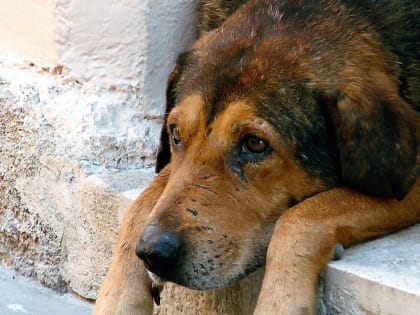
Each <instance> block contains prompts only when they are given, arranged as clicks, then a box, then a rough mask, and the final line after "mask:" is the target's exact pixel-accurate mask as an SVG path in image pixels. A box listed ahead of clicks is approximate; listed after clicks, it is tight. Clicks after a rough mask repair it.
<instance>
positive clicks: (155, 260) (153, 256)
mask: <svg viewBox="0 0 420 315" xmlns="http://www.w3.org/2000/svg"><path fill="white" fill-rule="evenodd" d="M181 248H182V238H181V236H180V235H179V234H178V233H175V232H162V231H161V230H160V229H159V228H158V227H157V226H156V225H148V226H147V227H146V230H145V232H144V233H143V235H142V236H141V238H140V240H139V242H138V243H137V246H136V255H137V256H138V257H139V258H140V259H141V260H143V262H144V265H145V266H146V268H147V269H148V270H150V271H151V272H153V273H155V274H156V275H158V276H159V277H161V278H163V279H170V278H171V275H172V274H173V273H174V272H175V267H176V265H177V264H178V262H179V258H180V253H181Z"/></svg>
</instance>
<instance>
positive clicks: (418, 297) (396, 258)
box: [324, 224, 420, 315]
mask: <svg viewBox="0 0 420 315" xmlns="http://www.w3.org/2000/svg"><path fill="white" fill-rule="evenodd" d="M325 280H326V281H325V295H324V300H325V301H326V304H327V305H328V308H329V310H330V315H338V314H340V315H420V224H418V225H415V226H412V227H410V228H408V229H405V230H403V231H401V232H399V233H395V234H392V235H389V236H387V237H384V238H380V239H377V240H374V241H371V242H368V243H365V244H361V245H358V246H354V247H352V248H349V249H346V250H345V252H344V256H343V258H342V259H341V260H339V261H334V262H331V263H330V264H329V265H328V267H327V270H326V276H325Z"/></svg>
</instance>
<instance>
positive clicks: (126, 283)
mask: <svg viewBox="0 0 420 315" xmlns="http://www.w3.org/2000/svg"><path fill="white" fill-rule="evenodd" d="M168 174H169V171H168V169H165V170H163V171H162V172H161V173H160V174H159V175H158V176H157V177H156V178H155V179H154V181H153V182H152V183H151V184H150V186H149V187H148V188H147V189H146V190H145V191H144V192H143V193H142V194H141V195H140V197H139V198H137V200H136V201H135V202H134V203H133V204H132V205H131V206H130V207H129V208H128V209H127V212H126V214H125V216H124V220H123V222H122V224H121V230H120V235H119V239H118V245H117V248H116V251H115V253H114V256H113V258H112V262H111V265H110V267H109V270H108V273H107V275H106V278H105V280H104V282H103V283H102V286H101V288H100V290H99V295H98V298H97V300H96V304H95V309H94V311H93V314H94V315H151V314H152V313H153V300H152V296H151V293H150V284H151V282H150V278H149V277H148V275H147V274H146V270H145V268H144V265H143V262H141V261H140V259H139V258H137V256H136V254H135V248H136V244H137V242H138V239H139V237H140V233H141V231H142V230H143V226H144V221H145V219H146V216H147V214H148V213H149V212H150V211H151V210H152V209H153V207H154V205H155V204H156V201H157V200H158V199H159V196H160V195H161V194H162V192H163V190H164V188H165V185H166V182H167V177H168Z"/></svg>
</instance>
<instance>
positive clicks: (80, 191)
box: [0, 64, 161, 299]
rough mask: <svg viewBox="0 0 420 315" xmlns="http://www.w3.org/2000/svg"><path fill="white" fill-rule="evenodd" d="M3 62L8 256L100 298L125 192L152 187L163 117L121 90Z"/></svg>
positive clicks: (1, 166) (0, 188)
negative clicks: (147, 113)
mask: <svg viewBox="0 0 420 315" xmlns="http://www.w3.org/2000/svg"><path fill="white" fill-rule="evenodd" d="M20 67H21V68H20V69H19V67H18V66H16V65H13V66H9V65H5V64H0V143H1V146H0V154H1V156H2V158H1V159H0V240H1V244H2V246H1V247H0V262H1V264H3V265H7V266H12V267H14V268H15V269H16V270H18V271H20V272H21V273H22V274H24V275H27V276H31V277H36V278H37V279H38V280H40V281H41V282H42V283H43V284H44V285H46V286H48V287H51V288H54V289H55V290H58V291H65V290H67V289H69V290H72V291H74V292H76V293H78V294H80V295H81V296H83V297H85V298H90V299H93V298H95V296H96V291H97V288H98V286H99V284H100V282H101V281H102V278H103V275H104V274H105V271H106V269H107V266H108V263H109V258H110V256H111V253H112V250H113V247H114V245H115V242H116V239H117V229H118V222H119V212H120V207H121V202H122V199H124V198H122V197H121V196H120V193H121V192H122V191H126V190H130V189H134V188H138V187H144V186H145V185H146V183H147V182H148V180H149V179H150V174H151V173H153V170H152V169H151V168H150V167H151V166H152V165H153V161H154V155H155V149H156V146H157V141H156V139H158V135H159V129H160V124H161V121H160V119H159V118H156V119H155V118H153V117H152V118H147V117H144V116H141V114H140V113H139V112H138V111H137V110H136V102H135V100H133V99H131V98H130V96H128V95H120V94H119V93H116V92H108V93H107V94H105V93H102V94H101V95H95V94H92V93H90V91H89V89H88V88H86V89H85V87H84V86H83V85H82V84H79V83H77V82H74V81H72V80H69V79H68V78H66V77H63V76H59V75H53V74H51V73H48V72H45V71H44V70H42V69H38V68H36V67H32V68H31V69H29V68H27V67H25V66H20Z"/></svg>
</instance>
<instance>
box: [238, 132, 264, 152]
mask: <svg viewBox="0 0 420 315" xmlns="http://www.w3.org/2000/svg"><path fill="white" fill-rule="evenodd" d="M267 148H268V144H267V142H266V141H265V140H263V139H261V138H259V137H257V136H256V135H252V134H251V135H246V136H245V137H244V138H243V140H242V151H243V152H250V153H255V154H260V153H264V152H265V151H266V150H267Z"/></svg>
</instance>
